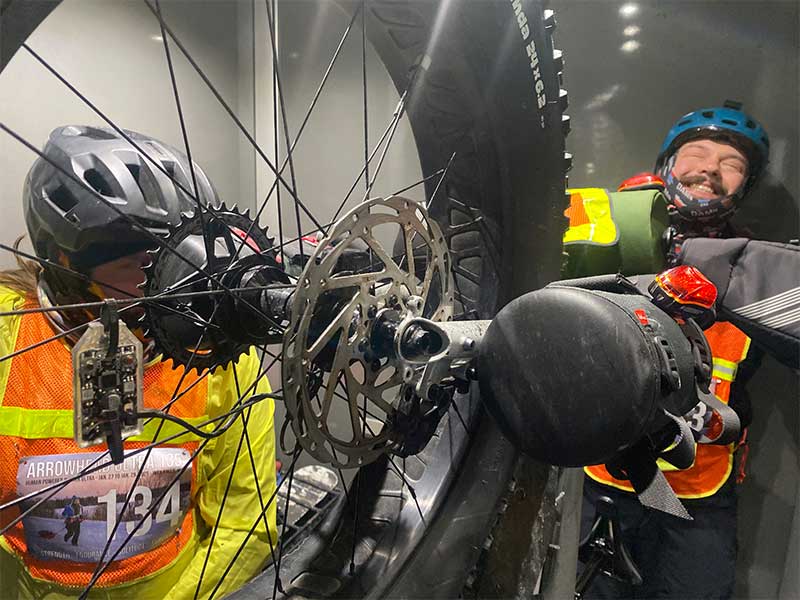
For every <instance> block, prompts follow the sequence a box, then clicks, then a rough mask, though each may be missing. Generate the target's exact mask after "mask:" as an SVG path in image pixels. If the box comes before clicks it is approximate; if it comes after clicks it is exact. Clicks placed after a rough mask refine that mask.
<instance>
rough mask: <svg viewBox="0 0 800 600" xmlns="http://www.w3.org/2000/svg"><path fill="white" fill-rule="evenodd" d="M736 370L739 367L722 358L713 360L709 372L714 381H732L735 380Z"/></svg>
mask: <svg viewBox="0 0 800 600" xmlns="http://www.w3.org/2000/svg"><path fill="white" fill-rule="evenodd" d="M738 370H739V365H738V364H737V363H735V362H731V361H729V360H725V359H722V358H715V359H714V368H713V369H712V370H711V376H712V377H713V378H714V379H722V380H723V381H733V380H734V379H736V373H737V371H738Z"/></svg>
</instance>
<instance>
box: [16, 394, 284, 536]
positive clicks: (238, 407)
mask: <svg viewBox="0 0 800 600" xmlns="http://www.w3.org/2000/svg"><path fill="white" fill-rule="evenodd" d="M265 397H271V398H273V399H277V400H280V399H281V398H280V397H279V396H278V395H277V394H267V395H265ZM259 401H260V400H259ZM252 404H253V403H243V402H241V399H240V401H239V402H236V403H234V407H233V408H231V410H229V411H227V412H224V413H222V414H220V415H218V416H216V417H213V418H210V419H207V420H206V421H203V422H202V423H200V424H198V425H197V427H198V428H203V427H207V426H208V425H213V424H215V423H217V421H223V420H224V419H228V418H230V417H231V416H238V415H239V414H240V413H241V412H242V411H244V410H247V408H248V407H249V406H252ZM233 422H234V421H228V422H226V423H223V424H222V425H219V426H218V427H217V428H216V429H214V430H213V431H212V432H211V433H210V434H208V439H213V437H219V436H220V435H222V434H223V433H225V432H226V431H227V430H228V429H230V427H231V425H232V424H233ZM187 433H188V432H186V431H182V432H179V433H174V434H172V435H169V436H167V437H165V438H163V439H160V440H158V441H157V442H154V443H151V444H148V445H146V446H142V447H141V448H137V449H135V450H131V451H130V452H128V453H127V454H125V459H126V460H127V459H128V458H131V457H133V456H137V455H139V454H141V453H143V452H147V451H148V450H151V449H152V448H155V447H157V446H160V445H163V444H168V443H170V442H173V441H175V440H178V439H180V438H182V437H183V436H185V435H187ZM204 441H206V440H204ZM107 455H108V451H105V452H104V453H103V456H107ZM101 458H102V456H101ZM113 464H114V463H113V462H112V461H110V460H109V461H106V462H103V463H101V464H99V465H95V466H93V467H91V468H90V467H85V468H84V469H82V470H81V472H80V473H77V474H75V475H73V476H71V477H70V478H68V479H66V480H64V481H59V482H57V483H52V484H50V485H47V486H45V487H43V488H40V489H38V490H36V491H34V492H29V493H27V494H25V495H24V496H18V497H16V498H14V499H13V500H9V501H8V502H6V503H5V504H2V505H0V512H2V511H4V510H8V509H9V508H13V507H14V506H18V505H20V504H22V503H24V502H26V501H28V500H31V499H33V498H36V497H37V496H39V495H41V494H46V493H48V492H51V491H53V490H56V493H57V492H58V490H61V489H63V488H64V487H66V486H67V485H68V484H70V483H72V482H74V481H77V480H79V479H81V478H82V477H85V476H87V475H91V474H92V473H96V472H97V471H100V470H102V469H105V468H107V467H110V466H112V465H113ZM26 514H27V513H26ZM5 531H6V530H5V529H3V530H2V531H0V535H2V533H4V532H5Z"/></svg>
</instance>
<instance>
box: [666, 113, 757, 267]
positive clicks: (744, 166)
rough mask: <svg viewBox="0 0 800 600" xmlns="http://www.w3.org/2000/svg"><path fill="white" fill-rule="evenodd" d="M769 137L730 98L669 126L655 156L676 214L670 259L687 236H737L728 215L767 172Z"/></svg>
mask: <svg viewBox="0 0 800 600" xmlns="http://www.w3.org/2000/svg"><path fill="white" fill-rule="evenodd" d="M768 157H769V138H768V136H767V133H766V131H764V128H763V127H761V125H759V123H758V122H757V121H756V120H755V119H753V118H752V117H750V116H749V115H747V114H746V113H744V112H743V111H742V110H741V104H739V103H737V102H731V101H727V102H726V103H725V104H724V105H723V106H721V107H714V108H703V109H700V110H696V111H694V112H690V113H688V114H686V115H684V116H683V117H681V119H680V120H679V121H678V122H677V123H676V124H675V125H674V126H673V127H672V129H670V130H669V133H667V137H666V139H665V140H664V143H663V144H662V146H661V150H660V151H659V154H658V159H657V160H656V172H657V174H658V175H659V176H660V177H661V179H662V180H663V184H664V195H665V196H666V198H667V201H668V203H669V205H670V212H671V215H672V228H671V233H672V236H673V239H674V242H673V243H672V244H671V246H672V247H670V248H669V258H671V259H672V258H674V256H675V254H676V252H677V251H678V250H680V240H681V239H685V238H686V237H698V236H700V237H734V236H735V235H737V232H736V231H734V229H733V227H732V226H731V224H730V222H729V219H730V217H731V216H732V215H733V213H734V212H735V211H736V209H737V207H738V204H739V202H740V201H741V199H742V198H743V197H744V195H745V194H747V192H749V191H750V189H751V188H752V187H753V184H754V183H755V181H756V180H757V179H758V178H759V176H760V175H761V173H762V172H763V171H764V167H765V166H766V163H767V159H768Z"/></svg>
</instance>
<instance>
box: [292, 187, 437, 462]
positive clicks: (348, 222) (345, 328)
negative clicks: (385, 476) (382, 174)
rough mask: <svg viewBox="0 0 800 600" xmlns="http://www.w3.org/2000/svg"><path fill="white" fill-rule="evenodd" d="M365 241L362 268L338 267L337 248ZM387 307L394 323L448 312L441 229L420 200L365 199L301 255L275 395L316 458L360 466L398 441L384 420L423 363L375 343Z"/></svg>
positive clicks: (302, 442)
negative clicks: (398, 244)
mask: <svg viewBox="0 0 800 600" xmlns="http://www.w3.org/2000/svg"><path fill="white" fill-rule="evenodd" d="M398 235H402V238H403V239H404V240H405V246H404V248H405V251H404V252H403V253H402V254H401V255H400V256H394V257H393V256H391V252H387V251H386V248H391V247H392V246H393V244H394V240H395V237H397V236H398ZM364 244H366V246H367V248H368V250H367V252H368V253H369V255H370V261H369V266H368V267H367V268H365V269H361V270H359V271H356V272H353V271H342V270H339V269H340V268H341V267H337V264H340V263H339V258H340V257H341V255H342V254H343V253H344V252H346V251H348V249H351V251H352V248H353V247H355V248H363V246H364ZM421 251H422V252H427V260H426V261H425V266H424V272H423V273H419V272H416V270H417V268H418V266H419V263H417V265H416V266H415V261H414V258H413V257H414V256H415V252H416V255H417V256H419V254H420V252H421ZM389 312H391V314H392V317H393V319H394V320H396V321H398V322H401V321H402V320H404V319H410V318H413V317H419V316H422V317H425V318H427V319H430V320H433V321H445V320H449V319H451V318H452V314H453V283H452V275H451V270H450V256H449V254H448V252H447V247H446V244H445V240H444V237H443V235H442V232H441V230H440V229H439V226H438V225H437V224H436V222H435V221H434V220H433V219H431V218H430V217H429V216H428V214H427V211H426V210H425V208H424V207H423V206H421V205H420V204H418V203H417V202H414V201H413V200H408V199H406V198H402V197H399V196H393V197H391V198H388V199H380V198H378V199H373V200H369V201H367V202H365V203H363V204H361V205H359V206H358V207H357V208H355V209H353V210H352V211H350V212H349V213H348V214H347V215H345V216H344V217H342V219H341V220H339V221H338V222H337V223H336V224H335V225H334V226H333V227H332V228H331V229H330V230H329V231H328V233H327V235H326V236H325V238H324V239H323V240H321V241H320V243H319V245H318V246H317V248H316V250H315V251H314V253H313V255H312V256H311V258H310V259H309V261H308V263H307V264H306V267H305V269H304V270H303V273H302V275H301V277H300V279H299V282H298V287H297V290H296V292H295V295H294V298H293V302H292V305H291V320H290V325H289V327H288V328H287V329H286V332H285V334H284V338H283V365H282V375H283V393H284V399H285V402H286V411H287V416H288V418H289V419H290V421H291V425H292V430H293V432H294V434H295V436H296V438H297V440H298V442H299V443H300V445H301V446H302V447H303V448H304V449H305V450H306V451H307V452H309V453H310V454H311V455H312V456H314V457H315V458H317V459H318V460H320V461H324V462H328V463H332V464H334V465H336V466H338V467H342V468H347V467H358V466H361V465H364V464H367V463H369V462H371V461H374V460H375V459H377V458H378V457H379V456H381V455H382V454H384V453H386V452H389V451H391V450H392V449H393V448H394V447H395V446H396V444H397V437H396V436H395V435H393V434H394V433H395V432H393V428H392V422H393V419H392V417H393V415H394V413H395V411H396V408H397V404H398V401H399V399H400V398H401V396H402V394H403V393H404V392H405V388H406V386H410V385H413V380H414V378H415V371H417V370H419V369H421V368H422V367H417V368H416V369H413V368H411V367H409V366H408V365H407V364H406V363H401V361H399V360H398V359H397V358H396V357H395V356H394V355H393V353H391V352H385V353H382V352H379V351H378V350H377V349H376V344H375V340H374V339H373V336H372V333H373V329H374V327H375V325H376V322H377V321H378V320H379V319H380V318H381V316H382V315H386V314H387V313H389ZM391 343H392V341H391V340H388V344H389V345H391ZM320 373H322V375H320ZM342 413H344V415H345V418H344V419H342V417H341V414H342ZM335 415H339V416H335ZM342 421H345V423H346V424H345V425H344V426H343V425H342V424H341V422H342ZM337 423H338V424H337Z"/></svg>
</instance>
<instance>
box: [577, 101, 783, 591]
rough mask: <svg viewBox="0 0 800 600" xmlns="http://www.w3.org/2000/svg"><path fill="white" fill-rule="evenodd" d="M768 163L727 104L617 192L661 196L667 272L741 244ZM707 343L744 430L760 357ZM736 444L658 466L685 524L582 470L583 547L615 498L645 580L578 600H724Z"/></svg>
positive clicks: (676, 132)
mask: <svg viewBox="0 0 800 600" xmlns="http://www.w3.org/2000/svg"><path fill="white" fill-rule="evenodd" d="M768 158H769V139H768V137H767V134H766V132H765V131H764V129H763V128H762V127H761V126H760V125H759V123H758V122H757V121H756V120H755V119H753V118H752V117H750V116H749V115H747V114H746V113H744V112H743V111H742V110H741V105H739V104H738V103H726V104H725V105H724V106H722V107H713V108H706V109H700V110H697V111H694V112H691V113H689V114H687V115H684V116H683V117H682V118H681V119H680V120H679V121H678V122H677V123H676V124H675V126H674V127H672V129H670V131H669V133H668V134H667V137H666V139H665V141H664V143H663V145H662V147H661V150H660V152H659V154H658V158H657V161H656V166H655V171H656V173H655V174H642V175H639V176H637V177H635V178H631V179H629V180H627V181H626V182H625V183H623V184H622V185H621V186H620V191H623V190H642V189H653V188H655V189H658V190H660V191H661V192H662V193H663V195H664V197H665V198H666V202H667V207H668V211H669V217H670V227H669V228H668V230H667V232H666V233H665V242H666V243H665V248H666V264H667V266H672V265H674V264H675V260H676V258H677V257H678V256H679V253H680V248H681V244H682V243H683V242H684V241H685V240H687V239H690V238H696V237H705V238H709V237H710V238H729V237H742V233H741V232H738V231H736V229H735V227H734V226H733V225H732V224H731V222H730V220H729V219H730V217H731V216H732V215H733V213H734V212H735V211H736V208H737V205H738V204H739V202H740V201H741V199H742V198H743V197H744V196H745V195H746V194H747V193H748V192H749V191H750V190H751V189H752V187H753V185H754V183H755V182H756V181H757V180H758V178H759V176H760V175H761V174H762V173H763V172H764V170H765V167H766V164H767V161H768ZM643 226H644V224H643ZM705 335H706V338H707V339H708V341H709V344H710V347H711V350H712V354H713V373H712V384H711V391H712V392H713V393H714V394H715V395H716V396H717V398H719V399H720V400H722V401H723V402H725V403H729V404H730V406H731V407H732V408H733V409H734V410H735V411H736V412H737V414H738V416H739V418H740V420H741V424H742V427H743V428H745V427H746V426H747V424H748V423H749V422H750V420H751V410H750V403H749V400H748V398H747V393H746V390H745V389H744V384H745V383H746V381H747V380H748V379H749V377H750V376H751V375H752V373H753V372H754V370H755V369H756V368H757V366H758V364H759V361H760V353H759V352H757V351H756V349H755V347H751V345H750V339H749V338H748V337H747V336H746V335H745V334H744V333H743V332H742V331H740V330H739V329H737V328H736V327H735V326H733V325H732V324H730V323H726V322H717V323H715V324H714V325H712V326H711V327H710V328H709V329H707V330H706V331H705ZM703 408H704V405H702V404H700V405H698V407H697V408H696V409H695V411H696V412H694V413H693V414H691V415H687V418H689V419H690V422H691V427H692V429H694V430H695V431H696V432H697V437H699V434H700V433H701V432H702V431H703V430H704V428H706V427H708V426H709V418H710V416H711V415H710V414H705V411H704V410H703ZM744 431H745V436H743V438H742V443H743V442H744V440H746V429H744ZM737 446H738V444H730V445H727V446H715V445H698V447H697V453H696V457H695V461H694V464H693V465H692V466H691V467H690V468H688V469H685V470H676V469H675V468H674V467H671V465H669V464H668V463H666V462H663V461H659V466H660V467H661V469H662V471H664V474H665V476H666V478H667V480H668V481H669V484H670V486H671V487H672V489H673V490H674V491H675V493H676V495H677V496H678V497H679V498H680V499H681V502H682V503H683V504H684V505H685V507H686V509H687V510H688V512H689V514H690V515H691V516H692V518H693V520H691V521H689V520H683V519H680V518H678V517H676V516H672V515H668V514H666V513H662V512H660V511H657V510H652V509H649V508H646V507H645V506H643V505H642V504H641V503H640V502H639V500H638V499H637V497H636V495H635V494H634V493H633V492H634V490H633V487H632V486H631V483H630V481H629V480H628V479H625V478H624V473H622V472H620V471H619V470H618V469H614V468H607V467H606V466H605V465H593V466H588V467H586V468H585V473H586V477H585V481H584V498H583V508H582V519H581V540H587V539H588V537H589V536H590V533H591V529H592V525H593V524H594V523H595V519H596V514H599V513H597V512H596V511H597V506H598V502H599V501H600V499H601V498H602V497H607V498H610V499H611V500H613V502H614V505H615V506H616V512H617V515H618V518H619V526H620V528H621V535H622V540H623V542H624V544H625V546H626V547H627V549H628V551H629V553H630V555H631V558H632V559H633V562H634V563H635V564H636V566H637V567H638V569H639V571H640V574H641V577H642V582H641V585H632V583H631V582H630V581H620V580H618V579H615V578H613V577H610V576H608V575H599V576H597V577H596V578H595V579H594V580H593V583H592V584H591V586H590V587H589V588H588V589H587V590H586V592H585V593H584V594H583V596H582V597H583V598H730V597H731V596H732V594H733V589H734V582H735V566H736V552H737V541H736V489H735V484H736V483H737V480H738V481H741V480H742V479H743V476H744V471H743V468H740V472H739V474H738V476H737V473H736V471H735V469H734V454H735V452H736V450H737ZM743 458H744V457H742V459H743ZM741 462H743V460H740V463H741ZM610 471H613V474H612V472H610ZM581 570H582V566H581V565H579V572H580V571H581Z"/></svg>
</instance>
